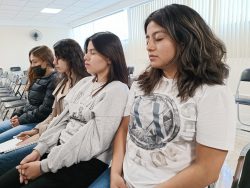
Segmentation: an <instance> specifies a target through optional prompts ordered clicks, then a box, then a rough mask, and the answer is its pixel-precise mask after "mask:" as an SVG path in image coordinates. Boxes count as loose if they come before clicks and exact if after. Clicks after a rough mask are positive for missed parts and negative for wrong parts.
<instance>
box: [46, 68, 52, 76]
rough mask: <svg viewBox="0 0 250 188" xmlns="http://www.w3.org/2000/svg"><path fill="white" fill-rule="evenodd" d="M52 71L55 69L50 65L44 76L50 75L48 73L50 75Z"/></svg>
mask: <svg viewBox="0 0 250 188" xmlns="http://www.w3.org/2000/svg"><path fill="white" fill-rule="evenodd" d="M52 72H54V69H53V68H52V67H48V68H47V69H46V72H45V75H44V76H48V75H50V74H51V73H52Z"/></svg>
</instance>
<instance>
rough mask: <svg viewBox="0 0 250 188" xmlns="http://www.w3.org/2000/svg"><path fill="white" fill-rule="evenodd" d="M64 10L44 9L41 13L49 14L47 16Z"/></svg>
mask: <svg viewBox="0 0 250 188" xmlns="http://www.w3.org/2000/svg"><path fill="white" fill-rule="evenodd" d="M61 10H62V9H56V8H44V9H43V10H41V13H47V14H57V13H58V12H60V11H61Z"/></svg>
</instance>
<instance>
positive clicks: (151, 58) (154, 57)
mask: <svg viewBox="0 0 250 188" xmlns="http://www.w3.org/2000/svg"><path fill="white" fill-rule="evenodd" d="M156 58H158V56H157V55H149V59H150V61H153V60H155V59H156Z"/></svg>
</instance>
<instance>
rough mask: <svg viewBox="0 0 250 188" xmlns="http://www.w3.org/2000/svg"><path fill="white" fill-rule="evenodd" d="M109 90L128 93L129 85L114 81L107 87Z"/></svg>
mask: <svg viewBox="0 0 250 188" xmlns="http://www.w3.org/2000/svg"><path fill="white" fill-rule="evenodd" d="M107 89H112V90H117V91H119V90H123V91H128V85H127V84H125V83H122V82H120V81H112V82H111V83H109V84H108V85H107Z"/></svg>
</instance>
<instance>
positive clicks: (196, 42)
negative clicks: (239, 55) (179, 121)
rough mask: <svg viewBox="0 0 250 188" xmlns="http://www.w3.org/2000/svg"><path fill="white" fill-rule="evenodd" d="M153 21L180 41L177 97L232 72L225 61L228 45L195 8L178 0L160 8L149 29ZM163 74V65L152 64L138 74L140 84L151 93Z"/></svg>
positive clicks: (182, 97) (146, 22)
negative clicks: (159, 66)
mask: <svg viewBox="0 0 250 188" xmlns="http://www.w3.org/2000/svg"><path fill="white" fill-rule="evenodd" d="M150 22H155V23H156V24H158V25H159V26H161V27H163V28H164V29H165V30H166V32H167V33H168V34H169V36H170V37H171V38H172V39H173V41H174V42H175V43H176V55H175V58H174V60H173V61H174V62H173V63H175V64H176V66H177V74H176V76H175V78H174V79H176V84H177V88H178V95H177V97H180V98H181V100H186V99H187V98H189V97H192V96H194V93H195V91H196V89H197V88H198V87H200V86H201V85H203V84H208V85H214V84H220V85H221V84H224V82H223V81H224V79H225V78H227V76H228V72H229V69H228V66H227V65H226V64H225V63H224V60H225V54H226V48H225V46H224V44H223V43H222V42H221V41H220V40H219V39H218V38H217V37H216V36H215V35H214V34H213V32H212V31H211V29H210V28H209V26H208V25H207V24H206V23H205V21H204V20H203V19H202V17H201V16H200V15H199V14H198V13H197V12H196V11H195V10H193V9H191V8H190V7H188V6H185V5H178V4H172V5H168V6H165V7H164V8H161V9H159V10H156V11H155V12H153V13H151V14H150V15H149V17H148V18H147V19H146V21H145V24H144V31H145V33H147V26H148V24H149V23H150ZM166 53H167V52H166ZM162 76H163V71H162V70H161V69H156V68H153V67H150V66H149V67H148V68H147V69H146V71H145V72H144V73H143V74H141V75H140V76H139V77H138V83H139V86H140V88H141V89H142V90H143V91H144V92H145V93H146V94H149V93H151V92H152V90H153V89H154V87H155V85H156V84H157V83H158V82H159V80H160V79H161V77H162Z"/></svg>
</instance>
